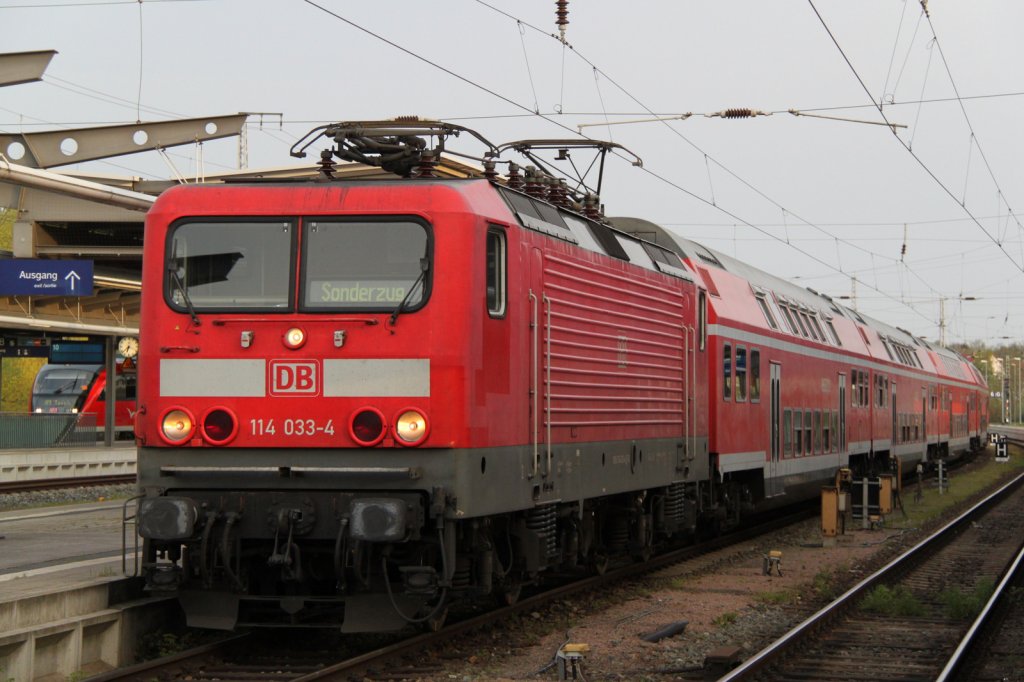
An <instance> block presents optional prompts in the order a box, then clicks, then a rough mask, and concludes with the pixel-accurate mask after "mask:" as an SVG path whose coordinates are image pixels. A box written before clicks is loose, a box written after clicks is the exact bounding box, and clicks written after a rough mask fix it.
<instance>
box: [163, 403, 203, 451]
mask: <svg viewBox="0 0 1024 682" xmlns="http://www.w3.org/2000/svg"><path fill="white" fill-rule="evenodd" d="M195 430H196V421H195V419H193V417H192V414H191V413H190V412H189V411H188V410H186V409H184V408H181V407H174V408H171V409H170V410H168V411H167V412H165V413H164V417H163V419H161V420H160V437H161V438H163V439H164V440H165V441H166V442H168V443H170V444H171V445H181V444H182V443H186V442H188V440H189V439H190V438H191V437H192V434H193V433H195Z"/></svg>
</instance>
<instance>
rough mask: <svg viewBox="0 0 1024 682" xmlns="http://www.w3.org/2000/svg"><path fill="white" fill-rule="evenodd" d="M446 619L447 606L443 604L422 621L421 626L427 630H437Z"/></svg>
mask: <svg viewBox="0 0 1024 682" xmlns="http://www.w3.org/2000/svg"><path fill="white" fill-rule="evenodd" d="M447 619H448V606H447V605H445V606H443V607H441V608H440V609H438V610H437V612H436V613H434V614H432V615H431V616H430V617H429V618H427V619H426V620H425V621H423V627H424V628H426V630H427V631H429V632H437V631H438V630H440V629H441V628H443V627H444V622H445V621H446V620H447Z"/></svg>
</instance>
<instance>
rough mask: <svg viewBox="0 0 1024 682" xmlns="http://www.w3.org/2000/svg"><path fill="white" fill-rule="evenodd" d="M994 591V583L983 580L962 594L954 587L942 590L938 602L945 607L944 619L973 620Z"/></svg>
mask: <svg viewBox="0 0 1024 682" xmlns="http://www.w3.org/2000/svg"><path fill="white" fill-rule="evenodd" d="M994 589H995V582H994V581H992V580H989V579H985V580H982V581H981V582H979V583H978V584H977V585H975V586H974V590H973V591H971V592H967V593H964V592H962V591H960V590H959V589H957V588H955V587H952V588H950V589H948V590H943V591H942V593H941V594H939V601H941V602H942V604H943V606H945V608H946V617H947V618H949V619H950V620H974V619H975V618H977V616H978V614H979V613H981V609H982V608H983V607H984V606H985V602H987V601H988V599H989V597H991V596H992V591H993V590H994Z"/></svg>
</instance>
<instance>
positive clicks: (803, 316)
mask: <svg viewBox="0 0 1024 682" xmlns="http://www.w3.org/2000/svg"><path fill="white" fill-rule="evenodd" d="M800 319H801V320H803V322H804V324H805V325H807V331H808V332H809V336H810V337H811V338H812V339H814V340H815V341H821V339H819V338H818V333H817V332H816V331H814V326H813V325H812V324H811V317H810V315H808V314H807V313H805V312H804V311H803V310H801V311H800Z"/></svg>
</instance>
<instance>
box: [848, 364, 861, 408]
mask: <svg viewBox="0 0 1024 682" xmlns="http://www.w3.org/2000/svg"><path fill="white" fill-rule="evenodd" d="M859 375H860V370H859V369H851V370H850V407H857V385H858V384H857V377H858V376H859Z"/></svg>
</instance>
